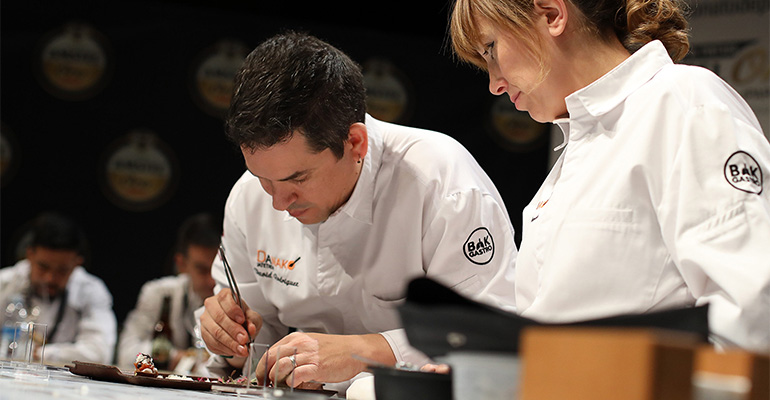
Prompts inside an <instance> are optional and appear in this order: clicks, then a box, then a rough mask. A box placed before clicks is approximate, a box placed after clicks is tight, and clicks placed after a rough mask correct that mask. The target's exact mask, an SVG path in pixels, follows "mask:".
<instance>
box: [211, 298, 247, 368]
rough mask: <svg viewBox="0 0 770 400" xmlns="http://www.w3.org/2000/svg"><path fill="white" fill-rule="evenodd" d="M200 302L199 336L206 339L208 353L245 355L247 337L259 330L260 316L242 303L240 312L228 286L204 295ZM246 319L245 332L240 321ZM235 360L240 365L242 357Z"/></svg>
mask: <svg viewBox="0 0 770 400" xmlns="http://www.w3.org/2000/svg"><path fill="white" fill-rule="evenodd" d="M203 304H204V306H205V309H204V312H203V314H202V315H201V338H202V339H203V341H204V342H206V347H208V349H209V350H210V351H211V352H212V353H214V354H219V355H223V356H236V357H246V356H248V355H249V349H248V347H247V345H248V343H249V337H255V336H256V335H257V333H259V330H260V328H262V316H260V315H259V314H258V313H257V312H256V311H252V310H251V309H249V307H248V306H247V305H245V303H244V309H245V310H246V315H244V313H243V310H241V308H240V307H239V306H238V304H236V303H235V301H234V300H233V296H232V295H231V294H230V289H222V290H220V291H219V293H217V294H215V295H214V296H211V297H209V298H207V299H206V300H205V301H204V303H203ZM246 320H248V329H249V331H248V332H246V329H244V328H243V322H244V321H246ZM238 363H240V364H242V363H243V360H242V359H241V360H239V362H238ZM231 364H233V363H232V362H231ZM233 365H234V366H238V365H236V364H233Z"/></svg>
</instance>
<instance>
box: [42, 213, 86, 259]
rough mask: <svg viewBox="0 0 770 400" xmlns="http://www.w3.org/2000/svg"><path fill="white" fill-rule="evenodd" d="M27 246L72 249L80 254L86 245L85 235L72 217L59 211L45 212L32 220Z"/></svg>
mask: <svg viewBox="0 0 770 400" xmlns="http://www.w3.org/2000/svg"><path fill="white" fill-rule="evenodd" d="M28 247H44V248H46V249H51V250H72V251H75V252H77V253H78V254H79V255H82V254H83V253H84V251H85V247H86V236H85V233H83V230H82V229H81V228H80V226H79V225H78V224H77V223H76V222H75V221H74V220H73V219H71V218H69V217H67V216H64V215H62V214H59V213H55V212H45V213H42V214H40V215H39V216H37V218H35V219H34V221H33V222H32V226H31V227H30V231H29V243H28Z"/></svg>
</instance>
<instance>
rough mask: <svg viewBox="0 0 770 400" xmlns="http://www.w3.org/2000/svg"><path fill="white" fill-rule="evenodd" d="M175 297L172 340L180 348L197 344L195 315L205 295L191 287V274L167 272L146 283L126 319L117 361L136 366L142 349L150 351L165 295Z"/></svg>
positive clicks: (127, 365)
mask: <svg viewBox="0 0 770 400" xmlns="http://www.w3.org/2000/svg"><path fill="white" fill-rule="evenodd" d="M166 296H169V297H170V298H171V309H170V312H169V324H170V328H171V338H170V339H171V343H173V345H174V349H176V350H187V349H189V348H191V347H193V345H194V344H195V343H194V341H195V340H197V338H196V336H195V332H194V329H195V324H196V322H195V317H194V316H193V313H194V312H195V310H196V309H198V308H199V307H201V306H203V299H201V298H200V296H198V295H197V294H196V293H195V291H194V290H192V288H191V287H190V277H189V275H187V274H179V275H174V276H164V277H162V278H158V279H154V280H151V281H149V282H146V283H145V284H144V285H142V289H141V291H140V292H139V298H138V299H137V301H136V307H135V308H134V309H133V310H131V312H129V313H128V316H127V317H126V320H125V322H124V323H123V331H122V332H121V334H120V341H119V345H118V350H117V352H118V354H117V363H118V366H120V367H122V368H133V365H134V361H136V355H137V354H138V353H145V354H150V353H151V351H152V339H153V335H154V333H155V324H156V323H157V322H158V321H159V320H160V313H161V310H162V308H163V298H164V297H166Z"/></svg>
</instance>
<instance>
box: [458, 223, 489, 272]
mask: <svg viewBox="0 0 770 400" xmlns="http://www.w3.org/2000/svg"><path fill="white" fill-rule="evenodd" d="M463 253H465V257H466V258H468V260H469V261H470V262H472V263H474V264H478V265H484V264H487V263H488V262H490V261H492V257H493V256H494V255H495V241H494V240H493V239H492V234H491V233H489V230H488V229H487V228H484V227H481V228H476V229H475V230H474V231H473V232H471V234H470V236H468V239H467V240H466V241H465V244H463Z"/></svg>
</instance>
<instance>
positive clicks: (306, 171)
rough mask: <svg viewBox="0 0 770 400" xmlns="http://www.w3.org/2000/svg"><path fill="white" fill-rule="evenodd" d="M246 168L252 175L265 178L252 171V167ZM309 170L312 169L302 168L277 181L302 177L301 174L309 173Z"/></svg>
mask: <svg viewBox="0 0 770 400" xmlns="http://www.w3.org/2000/svg"><path fill="white" fill-rule="evenodd" d="M246 170H247V171H249V173H250V174H251V175H253V176H255V177H257V178H260V179H265V178H262V177H261V176H259V175H257V174H255V173H253V172H251V170H250V169H248V167H247V168H246ZM308 172H310V170H309V169H304V170H301V171H297V172H295V173H293V174H291V175H289V176H287V177H285V178H282V179H278V180H277V181H278V182H286V181H290V180H293V179H297V178H299V177H300V176H302V175H307V174H308ZM268 180H269V179H268Z"/></svg>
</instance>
